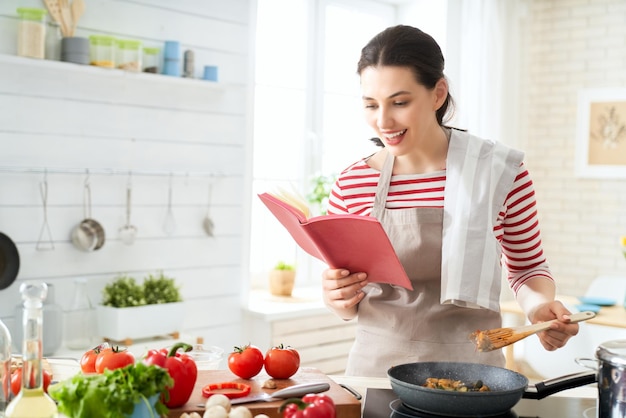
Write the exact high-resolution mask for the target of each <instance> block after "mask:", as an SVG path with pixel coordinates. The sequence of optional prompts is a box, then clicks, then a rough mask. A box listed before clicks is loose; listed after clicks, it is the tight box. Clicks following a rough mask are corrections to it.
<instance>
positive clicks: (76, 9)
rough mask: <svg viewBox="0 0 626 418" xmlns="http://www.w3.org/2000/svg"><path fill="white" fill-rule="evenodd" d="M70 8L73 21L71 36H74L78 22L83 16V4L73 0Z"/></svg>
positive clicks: (81, 1)
mask: <svg viewBox="0 0 626 418" xmlns="http://www.w3.org/2000/svg"><path fill="white" fill-rule="evenodd" d="M71 7H72V20H73V25H72V35H71V36H74V33H75V32H76V27H77V26H78V20H79V19H80V18H81V17H82V16H83V13H85V2H84V1H83V0H74V1H72V6H71Z"/></svg>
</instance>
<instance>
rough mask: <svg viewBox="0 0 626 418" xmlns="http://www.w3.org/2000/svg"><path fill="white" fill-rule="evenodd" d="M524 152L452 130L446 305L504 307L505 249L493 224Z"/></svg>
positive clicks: (444, 274)
mask: <svg viewBox="0 0 626 418" xmlns="http://www.w3.org/2000/svg"><path fill="white" fill-rule="evenodd" d="M523 157H524V154H523V153H522V152H521V151H517V150H515V149H512V148H509V147H507V146H505V145H503V144H500V143H498V142H491V141H487V140H484V139H481V138H478V137H475V136H472V135H470V134H468V133H467V132H461V131H456V130H453V131H452V135H451V137H450V146H449V149H448V157H447V162H446V188H445V192H444V204H443V209H444V215H443V238H442V239H443V247H442V261H441V264H442V265H441V303H442V304H454V305H458V306H463V307H468V308H486V309H491V310H493V311H496V312H499V311H500V303H499V300H500V287H501V278H502V277H501V275H502V265H501V260H500V258H501V255H502V248H501V245H500V243H499V242H498V241H497V240H496V238H495V235H494V232H493V227H494V225H495V222H496V219H497V217H498V213H499V211H500V209H501V208H502V206H503V205H504V202H505V200H506V197H507V195H508V194H509V192H510V191H511V187H512V185H513V182H514V181H515V177H516V175H517V173H518V172H519V166H520V164H521V163H522V159H523Z"/></svg>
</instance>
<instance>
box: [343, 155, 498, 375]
mask: <svg viewBox="0 0 626 418" xmlns="http://www.w3.org/2000/svg"><path fill="white" fill-rule="evenodd" d="M393 162H394V157H393V155H391V154H388V155H387V159H386V160H385V164H384V167H383V170H382V172H381V175H380V178H379V180H378V188H377V190H376V197H375V200H374V207H373V210H372V214H371V216H374V217H376V218H378V219H379V220H380V222H381V223H382V225H383V227H384V229H385V231H386V232H387V234H388V235H389V239H390V240H391V242H392V244H393V246H394V248H395V250H396V252H397V253H398V257H399V258H400V261H401V262H402V265H403V266H404V268H405V270H406V273H407V274H408V276H409V278H410V279H411V283H412V284H413V288H414V290H413V291H409V290H407V289H405V288H402V287H398V286H392V285H388V284H378V283H372V284H369V285H367V286H366V287H365V288H364V289H363V291H364V292H365V293H366V295H365V297H364V299H363V300H362V301H361V302H360V303H359V306H358V326H357V335H356V339H355V342H354V345H353V347H352V349H351V351H350V355H349V358H348V365H347V368H346V375H352V376H371V377H386V376H387V370H388V369H389V368H390V367H391V366H394V365H397V364H402V363H411V362H418V361H419V362H422V361H462V362H470V363H484V364H490V365H495V366H500V367H503V366H504V356H503V354H502V351H501V350H497V351H493V352H489V353H480V352H477V351H476V348H475V346H474V344H473V343H472V342H471V341H470V340H469V338H468V337H469V334H470V333H472V332H473V331H475V330H476V329H479V328H480V329H488V328H498V327H500V326H501V323H502V320H501V316H500V314H499V313H497V312H494V311H491V310H487V309H471V308H462V307H458V306H455V305H441V304H440V294H441V237H442V223H443V209H441V208H410V209H386V208H385V202H386V200H387V193H388V191H389V185H390V182H391V173H392V170H393Z"/></svg>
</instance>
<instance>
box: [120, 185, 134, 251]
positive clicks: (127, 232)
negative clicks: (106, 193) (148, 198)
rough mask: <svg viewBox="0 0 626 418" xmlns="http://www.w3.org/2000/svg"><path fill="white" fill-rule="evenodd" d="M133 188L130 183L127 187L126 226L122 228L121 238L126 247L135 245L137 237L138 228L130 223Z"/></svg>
mask: <svg viewBox="0 0 626 418" xmlns="http://www.w3.org/2000/svg"><path fill="white" fill-rule="evenodd" d="M131 195H132V186H131V184H130V181H129V182H128V186H126V225H124V226H123V227H121V228H120V237H121V239H122V242H123V243H124V244H126V245H133V243H134V242H135V238H136V237H137V227H136V226H134V225H132V224H131V223H130V209H131Z"/></svg>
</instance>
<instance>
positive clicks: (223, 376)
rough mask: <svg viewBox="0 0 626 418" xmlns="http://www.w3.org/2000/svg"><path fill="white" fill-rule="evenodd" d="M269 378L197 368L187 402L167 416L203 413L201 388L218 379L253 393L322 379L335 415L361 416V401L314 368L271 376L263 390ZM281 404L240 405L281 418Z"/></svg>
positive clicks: (351, 417)
mask: <svg viewBox="0 0 626 418" xmlns="http://www.w3.org/2000/svg"><path fill="white" fill-rule="evenodd" d="M269 378H270V377H269V376H268V375H267V374H266V373H265V371H263V372H261V373H260V374H259V375H257V376H255V377H254V378H252V379H250V380H245V379H240V378H238V377H237V376H235V375H234V374H233V373H231V372H230V370H200V371H198V380H196V385H195V387H194V389H193V393H192V394H191V398H190V399H189V402H187V403H186V404H185V405H183V407H182V408H176V409H170V413H169V415H168V417H169V418H179V417H180V415H181V414H182V413H183V412H198V413H200V415H202V414H203V413H204V408H203V407H201V406H200V405H202V406H204V404H205V403H206V400H207V398H205V397H203V396H202V388H203V387H204V386H206V385H208V384H211V383H221V382H239V383H246V384H248V385H250V389H251V390H250V394H251V395H255V394H258V393H263V392H267V393H270V394H271V393H272V392H274V391H276V390H279V389H284V388H286V387H289V386H293V385H297V384H301V383H320V382H326V383H328V384H329V385H330V389H329V390H328V391H327V392H323V393H324V394H325V395H328V396H330V397H331V398H332V400H333V401H334V402H335V406H336V408H337V418H360V417H361V402H360V401H359V400H357V399H356V398H355V397H354V395H352V394H351V393H350V392H348V391H347V390H345V389H344V388H342V387H341V386H339V385H338V384H337V383H335V382H334V381H333V380H332V379H331V378H329V377H328V376H326V375H325V374H324V373H322V372H321V371H319V370H318V369H315V368H310V367H301V368H300V369H299V370H298V372H297V373H296V374H295V375H293V376H292V377H291V378H290V379H274V381H275V382H276V386H277V387H276V389H263V388H262V385H263V383H264V382H265V381H266V380H268V379H269ZM281 404H282V401H276V402H254V403H248V404H243V406H245V407H247V408H248V409H250V411H251V412H252V415H253V416H255V415H258V414H266V415H268V416H269V417H270V418H282V417H281V415H280V414H279V413H278V408H279V407H280V405H281Z"/></svg>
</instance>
